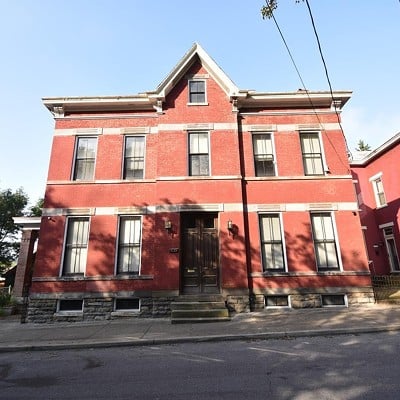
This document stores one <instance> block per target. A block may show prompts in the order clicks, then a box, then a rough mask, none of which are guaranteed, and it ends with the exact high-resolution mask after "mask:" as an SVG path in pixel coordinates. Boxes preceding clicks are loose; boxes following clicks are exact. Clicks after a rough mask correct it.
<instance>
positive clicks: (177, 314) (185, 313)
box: [171, 308, 229, 318]
mask: <svg viewBox="0 0 400 400" xmlns="http://www.w3.org/2000/svg"><path fill="white" fill-rule="evenodd" d="M171 316H172V318H221V317H222V318H228V317H229V312H228V310H227V309H226V308H218V309H214V310H173V311H172V313H171Z"/></svg>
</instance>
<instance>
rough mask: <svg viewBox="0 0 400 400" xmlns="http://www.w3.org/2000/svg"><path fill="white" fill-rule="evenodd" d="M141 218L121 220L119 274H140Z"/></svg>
mask: <svg viewBox="0 0 400 400" xmlns="http://www.w3.org/2000/svg"><path fill="white" fill-rule="evenodd" d="M141 225H142V224H141V218H140V217H138V216H127V217H121V218H120V224H119V236H118V260H117V273H118V274H134V275H139V273H140V242H141V231H142V227H141Z"/></svg>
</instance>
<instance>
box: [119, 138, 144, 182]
mask: <svg viewBox="0 0 400 400" xmlns="http://www.w3.org/2000/svg"><path fill="white" fill-rule="evenodd" d="M144 148H145V138H144V136H126V137H125V152H124V172H123V177H124V179H143V176H144Z"/></svg>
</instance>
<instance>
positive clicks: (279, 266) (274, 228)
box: [260, 214, 285, 271]
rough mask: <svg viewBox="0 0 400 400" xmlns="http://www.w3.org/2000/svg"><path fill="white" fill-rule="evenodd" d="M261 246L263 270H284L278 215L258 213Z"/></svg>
mask: <svg viewBox="0 0 400 400" xmlns="http://www.w3.org/2000/svg"><path fill="white" fill-rule="evenodd" d="M260 227H261V246H262V258H263V270H264V271H284V270H285V258H284V252H283V240H282V230H281V222H280V216H279V215H277V214H266V215H260Z"/></svg>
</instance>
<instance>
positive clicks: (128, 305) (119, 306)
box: [115, 298, 140, 311]
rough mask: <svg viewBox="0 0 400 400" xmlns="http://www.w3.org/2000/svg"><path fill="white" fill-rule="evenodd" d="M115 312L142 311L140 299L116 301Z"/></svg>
mask: <svg viewBox="0 0 400 400" xmlns="http://www.w3.org/2000/svg"><path fill="white" fill-rule="evenodd" d="M115 311H140V299H138V298H124V299H115Z"/></svg>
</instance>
